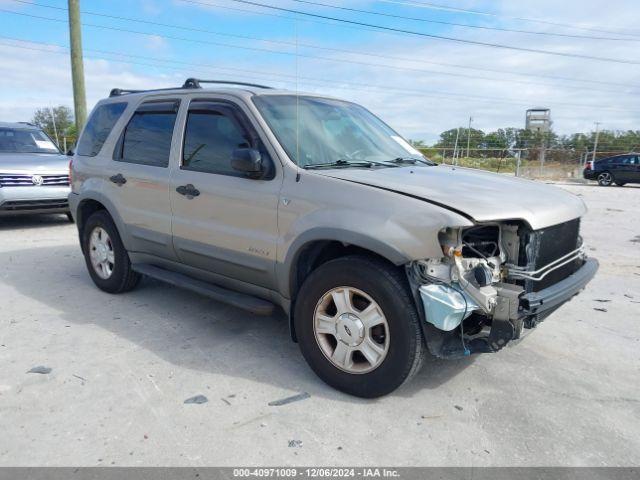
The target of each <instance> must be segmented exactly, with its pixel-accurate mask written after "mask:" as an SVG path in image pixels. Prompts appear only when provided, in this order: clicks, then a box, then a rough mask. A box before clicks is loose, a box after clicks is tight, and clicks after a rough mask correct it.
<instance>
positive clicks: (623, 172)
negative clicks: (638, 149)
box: [612, 155, 636, 182]
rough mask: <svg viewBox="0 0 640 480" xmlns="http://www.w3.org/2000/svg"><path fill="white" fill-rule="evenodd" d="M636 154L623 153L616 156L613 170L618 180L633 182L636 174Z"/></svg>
mask: <svg viewBox="0 0 640 480" xmlns="http://www.w3.org/2000/svg"><path fill="white" fill-rule="evenodd" d="M635 161H636V157H635V155H623V156H621V157H617V158H616V165H615V169H614V170H613V171H612V173H613V176H614V178H615V179H616V181H617V182H632V181H633V177H634V176H635Z"/></svg>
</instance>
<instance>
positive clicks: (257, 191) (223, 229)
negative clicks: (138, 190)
mask: <svg viewBox="0 0 640 480" xmlns="http://www.w3.org/2000/svg"><path fill="white" fill-rule="evenodd" d="M181 130H182V131H183V132H184V134H183V135H184V136H183V139H182V151H181V152H180V155H179V165H177V168H176V169H175V170H174V172H173V174H172V178H171V189H170V190H171V192H170V193H171V207H172V210H173V243H174V248H175V250H176V253H177V255H178V256H179V258H180V260H181V261H182V262H183V263H186V264H188V265H190V266H193V267H197V268H199V269H202V270H206V271H209V272H212V273H215V274H218V275H221V276H222V277H225V278H227V279H230V280H232V281H240V282H243V283H248V284H252V285H256V286H260V287H266V288H274V287H275V258H276V242H277V233H278V229H277V207H278V198H279V191H280V187H281V184H282V173H281V171H280V170H281V169H277V168H276V164H275V163H274V162H273V161H272V160H271V155H270V154H269V153H268V152H267V149H266V147H265V145H264V144H263V142H262V141H261V140H260V138H259V136H258V134H257V132H256V130H255V128H254V127H253V125H252V123H251V122H250V120H249V117H248V114H247V112H244V111H243V110H242V109H241V107H240V106H239V105H238V104H235V103H232V102H230V101H225V100H216V99H204V100H193V101H191V103H190V105H189V107H188V111H187V113H186V117H185V120H184V129H181ZM247 147H251V148H256V149H257V150H259V151H260V153H261V155H262V159H263V164H264V165H265V166H266V168H267V175H266V176H265V178H263V179H260V180H254V179H250V178H247V177H246V176H245V175H244V174H242V173H240V172H237V171H235V170H234V169H233V168H231V153H232V152H233V150H235V149H236V148H247ZM188 186H192V187H193V189H195V190H197V191H198V194H197V196H194V195H189V194H185V188H187V187H188ZM189 188H191V187H189Z"/></svg>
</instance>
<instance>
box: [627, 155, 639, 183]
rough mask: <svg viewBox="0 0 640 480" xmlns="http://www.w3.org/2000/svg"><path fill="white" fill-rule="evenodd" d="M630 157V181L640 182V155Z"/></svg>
mask: <svg viewBox="0 0 640 480" xmlns="http://www.w3.org/2000/svg"><path fill="white" fill-rule="evenodd" d="M629 157H630V161H629V182H634V183H640V155H630V156H629Z"/></svg>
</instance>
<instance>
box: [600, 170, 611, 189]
mask: <svg viewBox="0 0 640 480" xmlns="http://www.w3.org/2000/svg"><path fill="white" fill-rule="evenodd" d="M612 183H613V175H611V173H609V172H602V173H601V174H599V175H598V185H600V186H601V187H609V186H611V184H612Z"/></svg>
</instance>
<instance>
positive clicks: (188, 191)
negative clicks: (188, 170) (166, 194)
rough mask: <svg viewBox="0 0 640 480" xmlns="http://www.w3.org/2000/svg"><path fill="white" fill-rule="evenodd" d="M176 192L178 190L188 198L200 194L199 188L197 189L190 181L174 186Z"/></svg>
mask: <svg viewBox="0 0 640 480" xmlns="http://www.w3.org/2000/svg"><path fill="white" fill-rule="evenodd" d="M176 192H178V193H179V194H180V195H184V196H185V197H187V198H189V199H191V198H193V197H197V196H198V195H200V190H198V189H197V188H196V187H194V186H193V185H191V184H190V183H189V184H187V185H180V186H179V187H178V188H176Z"/></svg>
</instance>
